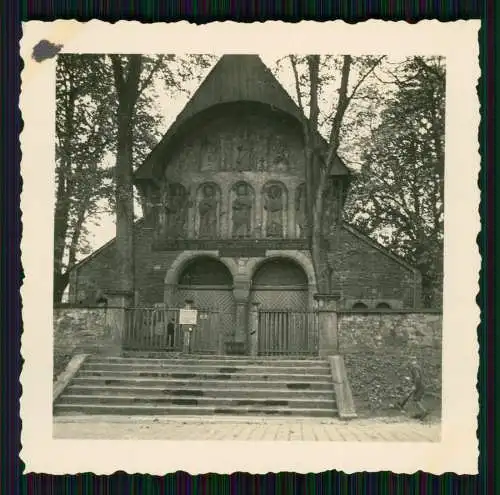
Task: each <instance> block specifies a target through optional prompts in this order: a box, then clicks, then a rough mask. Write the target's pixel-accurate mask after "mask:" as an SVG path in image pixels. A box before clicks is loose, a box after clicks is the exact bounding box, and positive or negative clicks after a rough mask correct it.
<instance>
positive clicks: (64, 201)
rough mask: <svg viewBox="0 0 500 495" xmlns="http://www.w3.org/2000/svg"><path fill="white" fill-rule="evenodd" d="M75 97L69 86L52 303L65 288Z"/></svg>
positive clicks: (55, 215)
mask: <svg viewBox="0 0 500 495" xmlns="http://www.w3.org/2000/svg"><path fill="white" fill-rule="evenodd" d="M76 97H77V90H76V89H75V88H71V90H70V92H69V95H68V98H67V101H66V102H65V119H64V128H65V136H64V140H63V143H62V150H61V154H62V157H61V167H60V169H59V173H58V178H57V179H58V180H57V190H56V204H55V212H54V260H53V274H54V291H53V301H54V303H56V304H57V303H60V302H61V299H62V294H63V292H64V289H65V288H66V284H67V282H66V284H64V287H63V288H62V290H61V285H62V284H63V282H62V281H63V280H64V274H63V258H64V250H65V248H66V234H67V232H68V222H69V209H70V200H71V194H72V184H71V151H72V150H71V144H72V139H73V137H74V115H75V101H76Z"/></svg>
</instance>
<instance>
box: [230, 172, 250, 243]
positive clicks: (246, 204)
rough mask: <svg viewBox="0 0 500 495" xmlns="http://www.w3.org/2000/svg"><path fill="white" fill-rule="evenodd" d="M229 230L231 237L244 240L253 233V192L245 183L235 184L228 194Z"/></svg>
mask: <svg viewBox="0 0 500 495" xmlns="http://www.w3.org/2000/svg"><path fill="white" fill-rule="evenodd" d="M229 229H230V232H231V237H233V238H235V239H245V238H250V237H254V233H255V191H254V189H253V187H252V186H251V185H250V184H249V183H248V182H245V181H239V182H236V184H234V185H233V186H232V187H231V191H230V194H229Z"/></svg>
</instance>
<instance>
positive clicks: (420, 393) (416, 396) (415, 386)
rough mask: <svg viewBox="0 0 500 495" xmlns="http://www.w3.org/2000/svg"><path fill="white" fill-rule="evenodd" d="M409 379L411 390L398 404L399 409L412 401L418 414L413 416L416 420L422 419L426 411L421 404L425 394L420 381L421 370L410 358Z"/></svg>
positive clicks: (414, 359) (416, 362) (412, 358)
mask: <svg viewBox="0 0 500 495" xmlns="http://www.w3.org/2000/svg"><path fill="white" fill-rule="evenodd" d="M409 369H410V375H411V377H410V379H411V381H412V388H411V391H410V393H409V394H408V395H407V396H406V397H405V398H404V399H403V400H402V401H400V403H399V406H400V408H401V409H404V407H405V406H406V404H407V403H408V401H409V400H410V399H413V401H414V402H415V405H416V406H417V408H418V410H419V412H418V414H416V415H415V418H416V419H423V418H425V417H426V416H427V414H428V411H427V409H426V408H425V407H424V405H423V404H422V399H423V398H424V394H425V387H424V384H423V381H422V370H421V368H420V366H419V365H418V361H417V359H416V358H415V357H414V356H412V357H411V358H410V365H409Z"/></svg>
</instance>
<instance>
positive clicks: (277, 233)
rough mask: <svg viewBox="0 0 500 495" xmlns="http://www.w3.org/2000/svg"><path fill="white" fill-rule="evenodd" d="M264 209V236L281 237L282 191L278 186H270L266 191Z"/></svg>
mask: <svg viewBox="0 0 500 495" xmlns="http://www.w3.org/2000/svg"><path fill="white" fill-rule="evenodd" d="M264 208H265V209H266V212H267V224H266V236H267V237H282V236H283V191H282V190H281V187H280V186H278V185H272V186H270V187H269V188H268V189H267V191H266V199H265V204H264Z"/></svg>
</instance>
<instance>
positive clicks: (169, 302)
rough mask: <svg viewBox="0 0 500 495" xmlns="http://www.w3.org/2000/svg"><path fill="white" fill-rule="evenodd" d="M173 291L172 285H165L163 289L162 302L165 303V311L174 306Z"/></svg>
mask: <svg viewBox="0 0 500 495" xmlns="http://www.w3.org/2000/svg"><path fill="white" fill-rule="evenodd" d="M175 289H176V285H174V284H165V286H164V289H163V302H164V303H165V305H166V307H167V309H172V308H174V307H175V306H176V304H175V297H174V296H175Z"/></svg>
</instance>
